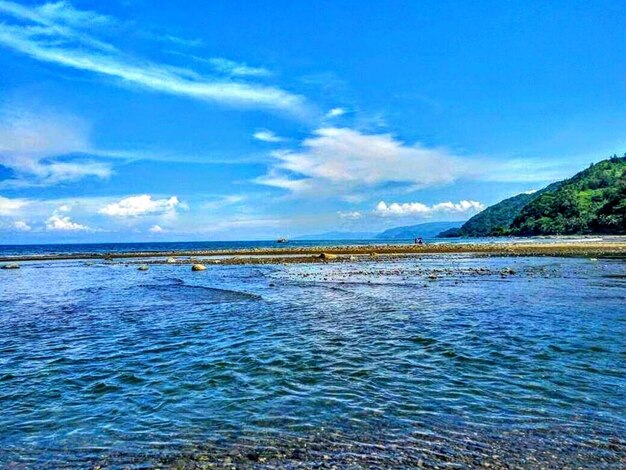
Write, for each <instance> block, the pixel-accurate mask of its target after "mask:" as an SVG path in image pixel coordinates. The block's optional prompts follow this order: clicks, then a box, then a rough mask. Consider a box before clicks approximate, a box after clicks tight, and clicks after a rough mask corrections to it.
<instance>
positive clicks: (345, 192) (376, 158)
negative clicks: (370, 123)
mask: <svg viewBox="0 0 626 470" xmlns="http://www.w3.org/2000/svg"><path fill="white" fill-rule="evenodd" d="M272 155H273V157H274V158H275V159H276V163H275V165H274V166H273V167H271V168H270V171H269V172H268V174H267V175H265V176H263V177H261V178H259V179H257V182H258V183H261V184H265V185H269V186H275V187H279V188H283V189H287V190H289V191H291V192H293V193H296V194H298V195H310V196H324V195H326V196H330V195H341V196H342V197H347V196H349V195H350V193H353V192H355V191H359V190H365V189H371V188H375V187H377V186H381V185H385V184H396V185H404V186H408V187H411V188H413V189H417V188H424V187H428V186H434V185H440V184H446V183H451V182H453V181H454V180H456V179H457V178H459V177H460V176H462V175H464V174H466V173H467V170H468V162H467V161H466V160H464V159H462V158H459V157H456V156H454V155H452V154H451V153H450V152H449V151H447V150H446V149H443V148H426V147H424V146H422V145H420V144H414V145H405V144H404V143H402V142H400V141H398V140H396V139H395V138H393V137H392V136H391V135H389V134H365V133H362V132H359V131H357V130H354V129H347V128H333V127H331V128H323V129H318V130H316V131H315V132H314V135H313V137H310V138H308V139H305V140H304V141H303V142H302V145H301V148H300V149H299V150H281V151H275V152H273V153H272Z"/></svg>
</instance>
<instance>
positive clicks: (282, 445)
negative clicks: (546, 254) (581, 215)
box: [0, 256, 626, 468]
mask: <svg viewBox="0 0 626 470" xmlns="http://www.w3.org/2000/svg"><path fill="white" fill-rule="evenodd" d="M506 267H510V268H512V269H513V270H514V271H515V274H513V275H504V276H503V275H501V274H500V271H501V270H502V269H503V268H506ZM478 268H482V269H483V271H477V270H476V269H478ZM625 377H626V264H625V263H624V261H623V260H599V261H594V260H589V259H573V258H572V259H568V258H472V257H468V256H454V257H452V256H433V257H425V258H424V259H422V260H418V259H412V260H405V261H389V262H378V263H344V264H332V263H331V264H328V265H323V264H315V265H287V266H210V267H209V269H208V270H207V271H204V272H200V273H192V272H191V271H190V269H189V267H188V266H180V265H153V266H151V267H150V270H149V271H148V272H146V273H143V272H138V271H137V269H136V265H124V264H104V263H103V264H95V265H93V266H86V265H85V264H84V263H82V262H53V263H22V268H21V269H19V270H15V271H10V270H0V467H10V466H16V467H18V468H21V467H29V468H42V467H46V466H47V467H51V468H54V467H58V466H62V465H64V466H67V467H77V468H85V467H87V468H88V467H89V466H91V465H94V464H95V463H99V464H101V465H103V466H105V467H111V468H123V467H127V466H130V467H133V466H135V467H137V468H144V467H145V468H150V467H152V466H154V465H155V464H156V462H161V463H162V464H165V465H168V464H171V463H172V462H175V461H179V462H180V461H181V460H180V459H182V461H183V462H188V461H191V462H198V461H200V460H199V459H200V456H201V457H202V459H204V460H202V461H203V462H205V461H215V462H218V463H219V462H223V461H224V460H223V459H229V458H234V459H242V460H241V461H242V462H244V463H245V462H249V463H250V465H252V464H254V465H263V462H264V460H263V459H261V460H259V455H261V456H263V455H267V456H268V457H267V458H268V459H269V462H270V463H272V462H274V465H276V466H279V467H283V466H290V465H293V466H297V465H311V466H314V465H317V464H320V465H321V464H323V463H324V462H335V463H336V464H338V465H339V466H340V467H341V466H348V464H349V463H350V462H353V463H354V462H356V464H359V465H363V466H378V467H390V466H399V467H404V466H412V465H417V464H418V463H420V461H421V462H422V463H425V464H427V465H428V464H430V465H435V464H436V465H442V466H455V465H460V466H464V465H469V466H472V465H477V464H478V463H479V462H482V461H485V460H487V461H491V462H495V463H496V465H495V466H498V465H497V463H498V462H502V461H505V462H510V463H517V464H519V465H526V466H532V465H533V461H532V458H535V459H537V461H538V462H548V464H549V465H548V466H553V467H554V468H560V467H562V466H564V465H580V466H583V467H586V468H600V467H607V468H609V467H610V468H621V467H622V466H623V465H625V464H626V432H625V429H626V392H625V389H626V387H625V386H626V379H625ZM305 444H306V445H305ZM529 456H530V457H531V460H530V461H529V460H527V459H528V458H529ZM533 456H534V457H533ZM246 459H247V460H246ZM272 459H274V460H272ZM276 459H279V460H278V461H279V462H283V463H282V464H281V463H278V464H276V461H277V460H276ZM280 459H283V460H280ZM294 462H296V463H294ZM320 462H321V463H320Z"/></svg>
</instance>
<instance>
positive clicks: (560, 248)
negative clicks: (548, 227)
mask: <svg viewBox="0 0 626 470" xmlns="http://www.w3.org/2000/svg"><path fill="white" fill-rule="evenodd" d="M322 253H327V254H332V255H337V256H338V258H337V260H342V258H341V257H342V256H350V255H356V256H358V255H369V257H370V258H374V257H376V256H383V257H389V256H420V255H434V254H474V255H486V256H591V257H596V256H597V257H602V256H605V257H607V256H608V257H616V258H626V240H617V241H601V242H597V241H588V242H553V241H550V242H543V241H535V242H532V243H530V242H528V243H524V242H522V243H438V244H431V245H421V246H420V245H395V244H381V245H345V246H310V247H293V248H289V247H281V248H257V249H234V250H181V251H142V252H114V253H59V254H39V255H12V256H0V262H17V261H64V260H93V259H103V260H109V261H111V260H116V259H117V260H122V259H144V258H168V257H177V258H180V257H188V258H192V259H198V258H205V259H208V260H211V258H213V259H214V260H216V261H220V262H221V263H224V264H226V263H229V264H235V263H237V264H244V263H246V264H248V263H254V262H259V261H262V262H264V263H266V262H268V261H270V262H314V261H320V262H328V260H326V259H323V258H319V256H320V254H322ZM227 257H231V258H230V259H224V258H227ZM232 257H235V258H232ZM244 257H245V258H244ZM277 260H278V261H277ZM182 261H188V260H181V259H178V260H177V262H182Z"/></svg>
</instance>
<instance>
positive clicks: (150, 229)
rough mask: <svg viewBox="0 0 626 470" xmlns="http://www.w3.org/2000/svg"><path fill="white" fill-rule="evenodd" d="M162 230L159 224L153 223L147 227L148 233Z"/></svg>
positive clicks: (161, 231)
mask: <svg viewBox="0 0 626 470" xmlns="http://www.w3.org/2000/svg"><path fill="white" fill-rule="evenodd" d="M164 231H165V230H163V228H161V226H160V225H153V226H152V227H150V228H149V229H148V232H150V233H163V232H164Z"/></svg>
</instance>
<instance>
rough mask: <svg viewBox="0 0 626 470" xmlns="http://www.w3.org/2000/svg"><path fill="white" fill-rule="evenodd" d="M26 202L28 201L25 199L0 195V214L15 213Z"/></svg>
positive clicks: (25, 204)
mask: <svg viewBox="0 0 626 470" xmlns="http://www.w3.org/2000/svg"><path fill="white" fill-rule="evenodd" d="M28 204H29V201H27V200H26V199H9V198H6V197H2V196H0V216H11V215H16V214H18V213H19V212H20V210H21V209H22V208H23V207H25V206H27V205H28Z"/></svg>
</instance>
